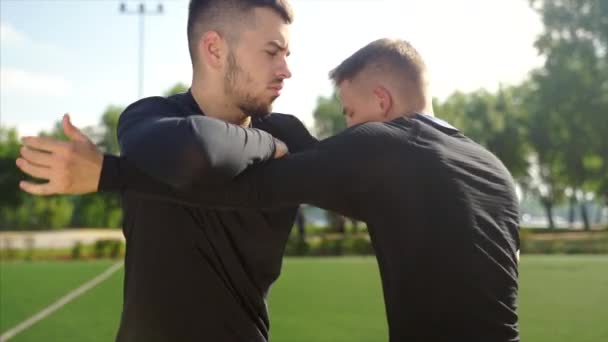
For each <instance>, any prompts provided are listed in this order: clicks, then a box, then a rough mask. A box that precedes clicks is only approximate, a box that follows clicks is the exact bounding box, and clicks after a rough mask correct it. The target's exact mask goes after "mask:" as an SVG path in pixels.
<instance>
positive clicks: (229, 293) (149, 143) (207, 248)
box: [18, 0, 315, 342]
mask: <svg viewBox="0 0 608 342" xmlns="http://www.w3.org/2000/svg"><path fill="white" fill-rule="evenodd" d="M292 19H293V15H292V10H291V8H290V6H289V4H288V3H287V1H286V0H191V2H190V4H189V16H188V26H187V34H188V42H189V50H190V56H191V60H192V67H193V78H192V85H191V88H190V90H189V91H188V92H187V93H184V94H178V95H175V96H170V97H168V98H164V97H150V98H145V99H142V100H140V101H137V102H135V103H133V104H131V105H130V106H128V107H127V108H126V109H125V111H124V112H123V113H122V115H121V116H120V121H119V123H118V140H119V144H120V148H121V153H122V156H123V157H125V158H128V159H129V161H131V162H133V163H134V165H137V166H138V167H139V168H141V169H142V170H146V172H147V173H149V174H150V175H152V176H153V177H154V178H155V179H157V180H159V181H161V182H164V183H166V184H169V185H171V186H175V187H176V188H178V189H186V188H189V187H190V186H192V185H193V184H192V181H193V179H194V178H193V176H196V184H197V185H198V186H212V185H217V184H221V183H225V182H227V181H228V180H230V179H232V178H233V177H234V176H236V175H237V174H239V173H240V172H242V171H243V170H244V169H245V168H246V167H247V166H248V165H251V164H254V163H258V162H261V161H264V160H267V159H270V158H273V157H275V156H277V157H278V156H281V155H282V154H284V153H285V152H286V150H287V147H288V148H289V149H290V150H291V151H294V152H297V151H300V150H302V149H303V147H304V146H306V145H309V144H311V143H314V142H315V140H314V138H313V137H312V136H310V134H309V133H308V131H307V130H306V128H305V127H304V125H303V124H302V123H301V122H300V121H299V120H298V119H297V118H295V117H293V116H289V115H282V114H274V115H271V116H268V117H266V116H267V115H268V114H269V113H270V111H271V104H272V102H273V101H274V100H275V99H276V98H277V97H278V96H279V94H280V91H281V88H282V85H283V81H284V80H285V79H287V78H290V77H291V73H290V70H289V68H288V65H287V61H286V58H287V56H288V55H289V32H288V30H289V24H290V23H291V22H292ZM65 120H67V119H65ZM253 127H255V128H258V129H260V130H258V129H254V128H253ZM273 136H274V137H277V138H279V139H280V140H281V141H279V140H276V139H275V138H274V137H273ZM83 139H84V137H83ZM283 142H284V143H285V144H286V145H287V147H286V146H285V145H284V144H283ZM58 148H59V149H58V150H56V151H55V153H54V156H66V155H67V154H68V153H69V151H72V152H74V150H71V149H70V148H69V147H67V145H60V146H58ZM24 153H25V154H28V153H36V151H35V150H33V149H25V148H24ZM41 156H42V157H43V158H45V157H48V156H50V155H41ZM98 161H100V160H98ZM24 163H25V164H23V163H22V164H21V165H20V167H22V168H28V167H32V168H34V169H36V170H38V171H40V170H43V169H45V170H48V169H46V168H43V167H41V165H44V161H40V160H38V162H37V163H27V162H24ZM18 164H19V163H18ZM183 165H188V167H187V168H183V167H175V166H183ZM33 173H34V175H38V173H37V172H36V171H33ZM29 186H33V187H36V186H37V185H34V184H29ZM27 187H28V185H27V184H26V185H25V187H24V188H27ZM30 189H31V188H30ZM122 205H123V213H124V221H123V230H124V235H125V238H126V241H127V251H126V259H125V280H124V302H123V310H122V317H121V321H120V328H119V331H118V334H117V337H116V340H117V341H121V342H122V341H125V342H126V341H145V342H154V341H251V342H262V341H267V340H268V335H269V319H268V313H267V308H266V302H265V299H266V295H267V292H268V290H269V288H270V286H271V284H272V283H273V282H274V281H275V280H276V279H277V277H278V276H279V273H280V269H281V259H282V255H283V251H284V248H285V244H286V241H287V238H288V235H289V232H290V229H291V227H292V225H293V220H294V217H295V214H296V210H297V206H296V205H293V206H288V207H287V208H280V209H268V210H246V209H245V210H243V209H235V210H225V211H219V210H209V209H203V208H197V207H193V206H187V205H181V204H175V203H166V202H161V201H156V200H150V199H147V198H144V197H141V196H137V195H135V194H132V193H124V194H123V197H122Z"/></svg>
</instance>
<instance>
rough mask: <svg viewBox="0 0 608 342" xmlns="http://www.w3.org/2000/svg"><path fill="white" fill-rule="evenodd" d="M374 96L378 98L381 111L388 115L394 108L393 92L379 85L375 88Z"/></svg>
mask: <svg viewBox="0 0 608 342" xmlns="http://www.w3.org/2000/svg"><path fill="white" fill-rule="evenodd" d="M374 96H375V97H376V100H378V105H379V106H380V111H381V112H382V114H383V115H384V116H385V117H386V116H388V114H389V112H390V111H391V109H392V108H393V97H392V96H391V92H390V91H389V90H388V89H386V88H385V87H383V86H381V85H379V86H376V87H375V88H374Z"/></svg>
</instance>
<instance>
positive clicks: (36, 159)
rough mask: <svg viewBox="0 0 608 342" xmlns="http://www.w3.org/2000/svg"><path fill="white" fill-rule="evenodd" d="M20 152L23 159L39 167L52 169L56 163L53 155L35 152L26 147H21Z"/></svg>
mask: <svg viewBox="0 0 608 342" xmlns="http://www.w3.org/2000/svg"><path fill="white" fill-rule="evenodd" d="M20 152H21V157H22V158H23V159H25V160H27V161H28V162H30V163H32V164H37V165H39V166H46V167H50V166H51V164H52V163H53V161H54V159H53V155H52V154H50V153H47V152H40V151H37V150H33V149H31V148H28V147H25V146H23V147H21V149H20Z"/></svg>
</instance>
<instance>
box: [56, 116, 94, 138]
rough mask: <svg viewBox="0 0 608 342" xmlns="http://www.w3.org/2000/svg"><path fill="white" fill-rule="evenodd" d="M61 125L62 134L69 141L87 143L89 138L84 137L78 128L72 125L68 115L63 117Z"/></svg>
mask: <svg viewBox="0 0 608 342" xmlns="http://www.w3.org/2000/svg"><path fill="white" fill-rule="evenodd" d="M62 125H63V132H64V133H65V135H66V136H67V137H68V138H70V140H72V141H83V142H88V141H89V138H87V136H86V135H84V133H82V132H81V131H80V130H79V129H78V128H76V127H75V126H74V125H72V122H71V121H70V115H69V114H64V115H63V122H62Z"/></svg>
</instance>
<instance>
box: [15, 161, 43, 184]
mask: <svg viewBox="0 0 608 342" xmlns="http://www.w3.org/2000/svg"><path fill="white" fill-rule="evenodd" d="M17 166H18V167H19V169H21V171H23V172H25V173H26V174H28V175H30V176H32V177H36V178H40V179H50V178H51V169H50V168H48V167H44V166H38V165H34V164H32V163H30V162H28V161H27V160H25V159H23V158H18V159H17Z"/></svg>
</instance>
